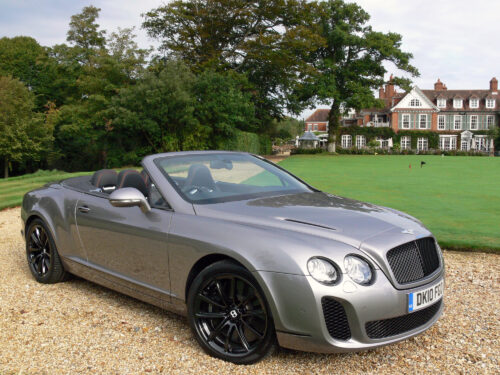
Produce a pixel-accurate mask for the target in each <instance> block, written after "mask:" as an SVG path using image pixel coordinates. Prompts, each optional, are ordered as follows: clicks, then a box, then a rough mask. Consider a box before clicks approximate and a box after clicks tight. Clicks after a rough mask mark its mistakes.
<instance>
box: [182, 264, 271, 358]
mask: <svg viewBox="0 0 500 375" xmlns="http://www.w3.org/2000/svg"><path fill="white" fill-rule="evenodd" d="M187 307H188V320H189V325H190V327H191V330H192V331H193V334H194V336H195V338H196V340H197V341H198V343H199V344H200V346H201V347H202V348H203V350H205V352H206V353H208V354H209V355H211V356H213V357H217V358H221V359H223V360H226V361H229V362H233V363H236V364H251V363H255V362H258V361H260V360H262V359H263V358H265V357H267V356H268V355H270V354H272V352H273V351H274V350H275V348H276V335H275V331H274V323H273V319H272V315H271V311H270V309H269V305H268V304H267V301H266V299H265V297H264V293H263V292H262V290H261V288H260V287H259V285H258V283H257V281H256V280H255V278H254V277H253V276H252V274H251V273H250V272H249V271H248V270H246V269H245V268H243V267H241V266H239V265H237V264H235V263H233V262H229V261H220V262H217V263H214V264H212V265H210V266H208V267H207V268H205V269H204V270H203V271H202V272H200V273H199V274H198V276H196V278H195V279H194V281H193V283H192V285H191V288H190V289H189V294H188V301H187Z"/></svg>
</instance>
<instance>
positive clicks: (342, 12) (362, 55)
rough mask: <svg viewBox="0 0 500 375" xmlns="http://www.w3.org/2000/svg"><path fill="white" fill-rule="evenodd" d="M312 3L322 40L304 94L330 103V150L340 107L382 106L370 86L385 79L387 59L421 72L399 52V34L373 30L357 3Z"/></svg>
mask: <svg viewBox="0 0 500 375" xmlns="http://www.w3.org/2000/svg"><path fill="white" fill-rule="evenodd" d="M315 6H316V9H317V11H316V14H317V16H318V20H317V23H318V25H319V26H320V35H321V36H322V37H323V38H324V40H325V41H326V43H325V45H324V46H322V47H320V48H318V49H317V50H316V51H315V53H314V56H313V57H314V59H315V60H316V61H315V68H316V69H317V74H316V75H315V79H314V84H313V85H310V86H308V87H307V89H306V90H305V91H306V92H307V91H308V94H306V95H305V96H306V97H307V96H308V97H309V98H313V99H315V100H318V101H320V102H323V103H329V104H331V108H330V117H329V122H328V126H329V128H328V150H329V151H330V152H334V151H335V136H336V133H337V130H338V128H339V126H340V118H341V115H342V108H353V109H362V108H369V107H373V106H380V105H381V103H380V101H379V100H377V99H376V98H375V96H374V94H373V90H374V89H377V88H379V87H380V86H381V85H382V84H383V83H384V75H385V74H386V73H387V71H386V68H385V65H384V64H385V63H387V62H388V63H392V64H393V66H394V67H395V68H397V69H399V70H400V71H403V72H407V73H409V74H410V75H411V76H418V74H419V73H418V70H417V68H415V67H414V66H413V65H411V64H410V60H411V58H412V54H411V53H408V52H404V51H402V50H401V43H402V37H401V35H399V34H396V33H393V32H389V33H382V32H377V31H373V30H372V27H371V26H370V25H368V21H369V19H370V16H369V14H368V13H367V12H365V11H364V10H363V9H362V8H361V7H360V6H358V5H356V4H354V3H346V2H344V1H343V0H328V1H325V2H320V3H317V4H316V5H315ZM409 82H410V81H409V80H408V79H405V78H402V77H394V80H393V83H395V84H398V85H400V86H403V87H408V85H409ZM303 99H305V97H303Z"/></svg>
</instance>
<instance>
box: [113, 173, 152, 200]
mask: <svg viewBox="0 0 500 375" xmlns="http://www.w3.org/2000/svg"><path fill="white" fill-rule="evenodd" d="M124 187H133V188H136V189H137V190H139V191H140V192H141V193H142V194H144V196H145V197H147V196H148V188H147V186H146V183H145V182H144V178H143V177H142V175H141V174H140V173H139V172H137V171H136V170H135V169H124V170H123V171H121V172H120V173H118V184H117V186H116V188H117V189H121V188H124Z"/></svg>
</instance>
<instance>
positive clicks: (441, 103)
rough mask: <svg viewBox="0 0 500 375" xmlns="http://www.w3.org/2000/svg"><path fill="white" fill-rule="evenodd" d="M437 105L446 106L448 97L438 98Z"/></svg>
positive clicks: (439, 106)
mask: <svg viewBox="0 0 500 375" xmlns="http://www.w3.org/2000/svg"><path fill="white" fill-rule="evenodd" d="M437 106H438V108H446V99H443V98H441V99H438V100H437Z"/></svg>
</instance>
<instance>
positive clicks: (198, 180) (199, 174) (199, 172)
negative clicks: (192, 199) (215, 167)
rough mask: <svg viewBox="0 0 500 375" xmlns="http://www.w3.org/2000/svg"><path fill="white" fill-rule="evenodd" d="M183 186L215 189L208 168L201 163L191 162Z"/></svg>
mask: <svg viewBox="0 0 500 375" xmlns="http://www.w3.org/2000/svg"><path fill="white" fill-rule="evenodd" d="M184 186H203V187H206V188H208V189H211V190H215V189H216V186H215V181H214V179H213V177H212V174H211V173H210V169H208V168H207V167H206V166H205V165H203V164H193V165H191V166H190V167H189V170H188V176H187V178H186V182H185V184H184Z"/></svg>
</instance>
